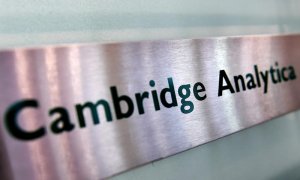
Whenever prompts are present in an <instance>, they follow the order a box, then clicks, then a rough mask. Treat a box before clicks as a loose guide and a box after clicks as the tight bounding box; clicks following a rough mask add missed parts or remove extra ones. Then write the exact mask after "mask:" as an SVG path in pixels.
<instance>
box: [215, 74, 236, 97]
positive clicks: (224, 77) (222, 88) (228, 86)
mask: <svg viewBox="0 0 300 180" xmlns="http://www.w3.org/2000/svg"><path fill="white" fill-rule="evenodd" d="M223 80H224V81H225V82H226V85H223ZM227 89H228V90H229V91H230V92H231V93H234V89H233V87H232V85H231V83H230V80H229V78H228V76H227V74H226V72H225V71H224V70H220V73H219V88H218V96H222V94H223V91H225V90H227Z"/></svg>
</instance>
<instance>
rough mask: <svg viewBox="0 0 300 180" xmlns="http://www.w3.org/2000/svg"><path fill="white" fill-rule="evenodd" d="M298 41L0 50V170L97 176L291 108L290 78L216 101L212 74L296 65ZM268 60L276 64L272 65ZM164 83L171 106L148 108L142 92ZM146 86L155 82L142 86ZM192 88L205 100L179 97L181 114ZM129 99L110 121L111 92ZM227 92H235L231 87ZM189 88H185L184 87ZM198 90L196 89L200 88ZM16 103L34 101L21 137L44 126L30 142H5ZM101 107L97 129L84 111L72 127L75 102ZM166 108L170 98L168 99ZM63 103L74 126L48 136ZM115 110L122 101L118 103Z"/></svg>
mask: <svg viewBox="0 0 300 180" xmlns="http://www.w3.org/2000/svg"><path fill="white" fill-rule="evenodd" d="M299 49H300V35H284V36H245V37H224V38H205V39H193V40H170V41H145V42H129V43H115V44H85V45H66V46H47V47H42V48H31V49H30V48H27V49H26V48H23V49H22V48H19V49H13V50H2V51H1V52H0V116H1V122H0V124H1V134H0V136H1V147H4V148H5V149H4V150H2V151H3V152H2V151H1V153H2V154H1V156H2V157H1V159H0V160H1V162H0V164H1V167H2V166H3V167H6V168H7V169H8V170H7V171H5V173H7V174H5V175H6V177H13V178H14V179H102V178H106V177H109V176H112V175H114V174H117V173H120V172H122V171H125V170H128V169H130V168H133V167H136V166H139V165H142V164H145V163H148V162H151V161H154V160H158V159H160V158H165V157H167V156H170V155H173V154H175V153H179V152H181V151H184V150H187V149H190V148H193V147H195V146H199V145H201V144H203V143H207V142H209V141H212V140H215V139H217V138H220V137H223V136H226V135H229V134H231V133H234V132H237V131H239V130H242V129H245V128H247V127H251V126H253V125H256V124H259V123H262V122H265V121H267V120H270V119H272V118H273V117H276V116H279V115H282V114H284V113H287V112H290V111H293V110H296V109H298V108H300V95H299V92H300V84H299V77H297V78H296V77H295V78H294V79H293V80H289V81H286V82H284V81H283V80H282V82H280V83H276V84H275V83H271V76H269V84H268V88H267V92H266V93H265V92H264V86H263V82H261V83H262V85H261V87H260V88H259V87H256V88H253V89H250V90H246V91H241V92H236V93H233V94H232V93H230V92H229V91H228V90H227V91H223V94H222V96H218V88H219V74H220V70H225V71H226V73H227V75H228V77H229V79H230V81H231V82H233V76H237V75H243V76H245V75H246V74H248V73H252V74H255V70H254V66H255V65H256V66H257V67H258V69H259V70H260V71H266V70H269V69H270V67H271V66H273V67H277V69H282V68H283V67H290V66H292V67H293V68H294V70H295V76H297V75H299V69H300V51H299ZM276 63H277V64H278V65H276ZM169 77H172V80H173V83H174V87H175V93H176V98H177V103H178V105H177V106H176V107H171V108H167V107H164V106H163V105H162V103H161V100H160V110H155V108H154V104H153V100H151V93H150V92H151V91H152V90H156V91H157V93H158V94H159V93H160V92H161V90H162V89H163V88H166V87H169V86H168V81H167V79H168V78H169ZM151 80H154V81H155V86H154V87H151V86H150V85H149V84H151V83H150V81H151ZM197 82H201V83H203V85H204V86H205V94H206V96H207V97H206V99H204V100H202V101H199V100H197V99H196V97H195V96H194V95H193V93H192V94H191V96H190V97H189V98H188V100H190V101H191V102H192V103H193V105H194V109H193V111H192V112H190V113H186V114H184V113H183V112H182V111H181V109H180V108H181V106H180V105H181V98H180V96H179V95H178V88H179V86H181V85H185V84H191V86H193V85H194V84H195V83H197ZM112 86H116V87H117V89H118V94H119V96H121V95H127V96H129V97H130V98H131V99H132V100H133V105H134V111H133V114H132V115H131V116H130V117H128V118H123V119H117V118H116V114H115V113H116V112H115V109H114V108H113V107H114V106H113V100H112V96H111V92H110V87H112ZM234 88H235V87H234ZM145 91H147V92H149V99H147V100H145V101H144V111H145V112H144V114H139V113H138V110H137V102H136V99H135V94H136V93H142V92H145ZM191 91H192V90H191ZM203 93H204V92H203ZM24 99H27V100H28V99H36V100H37V101H38V103H39V107H38V108H34V107H31V108H26V109H24V110H22V111H21V112H20V113H19V114H18V116H17V118H18V121H17V122H18V124H19V126H20V127H21V128H22V129H24V130H26V131H28V132H30V131H34V130H36V129H38V128H40V127H44V128H45V131H46V133H45V134H44V135H43V136H42V137H40V138H36V139H32V140H22V139H18V138H16V137H14V136H13V135H12V133H11V132H10V130H9V128H8V125H7V122H10V121H11V119H7V114H8V111H9V109H10V108H11V107H12V105H13V104H15V103H16V102H20V101H21V100H24ZM100 99H104V100H106V101H107V102H108V104H109V106H110V109H111V114H112V121H107V120H106V118H105V117H106V113H105V111H104V110H103V109H102V107H101V108H98V115H99V117H100V123H99V124H94V123H93V120H92V116H91V113H90V112H89V111H88V110H87V111H85V112H84V115H85V120H86V127H80V125H79V121H78V115H77V113H76V108H75V105H76V104H84V103H85V102H93V103H96V102H97V101H98V100H100ZM167 100H168V101H169V102H170V99H168V98H167ZM56 107H64V108H65V109H66V110H67V113H68V116H69V119H70V121H71V123H72V124H73V125H74V128H73V129H72V130H70V131H65V132H62V133H59V134H56V133H54V132H53V130H52V129H51V127H52V125H53V122H54V121H56V120H57V119H58V118H59V114H56V115H53V116H51V115H49V111H50V110H51V109H53V108H56ZM121 108H122V109H123V111H126V110H127V108H128V107H127V106H126V103H125V104H124V103H121Z"/></svg>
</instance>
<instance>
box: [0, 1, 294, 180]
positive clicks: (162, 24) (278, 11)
mask: <svg viewBox="0 0 300 180" xmlns="http://www.w3.org/2000/svg"><path fill="white" fill-rule="evenodd" d="M299 9H300V1H298V0H264V1H259V0H252V1H249V0H248V1H244V0H227V1H217V0H210V1H204V0H164V1H158V0H152V1H145V0H131V1H119V0H64V1H61V0H51V1H50V0H31V1H23V0H22V1H21V0H10V1H4V0H0V48H1V49H7V48H14V47H28V46H30V47H32V46H40V45H47V44H67V43H91V42H92V43H94V42H96V43H105V42H123V41H141V40H161V39H186V38H201V37H215V36H237V35H256V34H290V33H299V32H300V10H299ZM112 179H115V180H117V179H125V180H127V179H128V180H129V179H149V180H150V179H223V180H224V179H228V180H229V179H230V180H232V179H249V180H253V179H300V111H298V112H293V113H289V114H287V115H285V116H282V117H279V118H276V119H274V120H272V121H269V122H267V123H264V124H261V125H258V126H255V127H253V128H250V129H247V130H244V131H241V132H238V133H235V134H233V135H230V136H227V137H224V138H221V139H219V140H216V141H213V142H211V143H208V144H205V145H202V146H199V147H196V148H193V149H191V150H188V151H185V152H182V153H179V154H177V155H174V156H171V157H169V158H166V159H163V160H159V161H155V162H153V163H150V164H148V165H144V166H142V167H139V168H136V169H134V170H131V171H128V172H125V173H122V174H120V175H118V176H115V177H113V178H112Z"/></svg>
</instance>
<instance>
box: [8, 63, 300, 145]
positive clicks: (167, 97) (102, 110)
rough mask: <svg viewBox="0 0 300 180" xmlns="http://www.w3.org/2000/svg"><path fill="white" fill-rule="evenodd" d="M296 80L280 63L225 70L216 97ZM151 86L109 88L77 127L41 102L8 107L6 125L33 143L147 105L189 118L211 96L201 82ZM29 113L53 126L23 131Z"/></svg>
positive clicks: (81, 109) (87, 106)
mask: <svg viewBox="0 0 300 180" xmlns="http://www.w3.org/2000/svg"><path fill="white" fill-rule="evenodd" d="M296 78H297V76H296V71H295V69H294V67H293V66H285V67H280V66H279V64H278V63H277V62H276V63H275V64H274V65H272V66H271V67H270V69H268V70H263V71H261V70H259V68H258V66H257V65H254V66H253V72H249V73H247V74H245V75H241V74H240V75H234V76H231V75H229V73H226V71H225V70H220V71H219V84H218V90H217V91H218V92H217V93H215V94H216V95H217V96H218V97H220V96H223V95H224V94H225V93H227V94H228V93H238V92H241V91H246V90H251V89H255V88H261V87H262V88H263V92H264V93H267V92H268V89H269V88H270V84H278V83H283V82H287V81H290V80H295V79H296ZM149 86H150V87H149V88H150V90H149V91H144V92H137V93H135V94H134V95H132V96H130V95H125V94H123V93H122V94H121V93H120V91H118V88H117V87H116V86H112V87H110V94H111V98H106V99H99V100H95V101H94V102H91V101H86V102H83V103H78V104H75V105H74V110H75V113H76V116H75V117H76V118H77V120H76V122H77V124H76V123H75V121H74V120H73V119H71V118H70V117H73V116H70V112H69V111H68V109H67V108H65V107H62V106H57V107H53V108H51V109H49V111H48V112H39V107H40V102H39V101H38V100H37V99H23V100H20V101H18V102H16V103H14V104H13V105H11V106H10V107H8V109H7V110H6V113H5V117H4V122H5V125H6V127H7V131H8V133H9V134H10V135H12V136H13V137H15V138H17V139H20V140H33V139H37V138H41V137H43V136H44V135H46V134H47V132H49V131H50V132H52V133H54V134H60V133H63V132H70V131H72V130H73V129H74V128H75V127H76V126H78V127H79V128H85V127H86V121H87V120H89V121H92V122H93V124H94V125H97V124H100V119H102V118H105V119H106V122H112V121H113V120H114V119H117V120H120V119H124V118H129V117H130V116H132V115H133V114H134V112H136V113H137V114H139V115H142V114H144V113H147V111H152V110H151V109H148V108H147V109H145V108H144V106H145V104H148V103H151V104H152V107H153V110H155V111H159V110H161V108H175V107H179V109H180V111H181V112H182V113H184V114H189V113H191V112H193V110H194V108H195V106H197V104H194V102H193V100H196V101H203V100H206V99H207V93H210V92H206V88H205V85H204V84H203V83H201V82H196V83H193V84H192V83H186V84H182V85H179V86H176V84H174V82H173V78H172V77H169V78H167V87H165V88H162V90H161V91H158V90H157V89H156V88H155V87H156V82H155V81H154V80H150V81H149ZM121 104H122V106H121ZM124 106H125V107H124ZM147 107H150V106H147ZM29 109H30V110H31V111H32V110H35V111H36V112H35V111H34V113H47V114H48V115H47V116H49V118H51V119H52V120H51V123H50V124H49V125H46V124H45V125H41V127H38V128H36V129H34V130H26V128H24V127H22V125H21V123H20V121H21V120H22V121H31V120H32V119H28V117H26V116H25V115H22V114H23V112H24V111H27V110H29ZM113 112H114V115H113ZM30 117H33V116H30Z"/></svg>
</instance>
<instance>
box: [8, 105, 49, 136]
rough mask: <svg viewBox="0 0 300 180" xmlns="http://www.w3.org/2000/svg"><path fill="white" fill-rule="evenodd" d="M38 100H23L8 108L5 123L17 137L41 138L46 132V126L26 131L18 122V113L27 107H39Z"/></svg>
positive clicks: (9, 130)
mask: <svg viewBox="0 0 300 180" xmlns="http://www.w3.org/2000/svg"><path fill="white" fill-rule="evenodd" d="M38 107H39V105H38V102H37V101H36V100H34V99H30V100H23V101H20V102H17V103H15V104H13V105H12V106H11V107H9V108H8V110H7V112H6V114H5V118H4V119H5V124H6V127H7V130H8V132H9V133H10V134H11V135H12V136H13V137H15V138H17V139H20V140H33V139H37V138H40V137H42V136H44V135H45V134H46V129H45V128H44V127H40V128H39V129H36V130H35V131H31V132H29V131H25V130H24V129H22V128H21V127H20V126H19V124H18V118H17V116H18V114H19V113H20V112H21V111H23V110H25V108H36V109H37V108H38Z"/></svg>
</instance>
